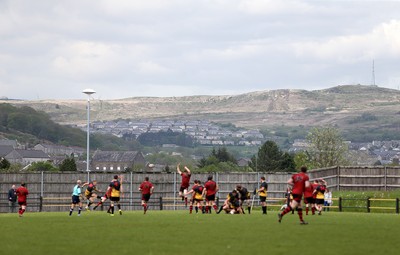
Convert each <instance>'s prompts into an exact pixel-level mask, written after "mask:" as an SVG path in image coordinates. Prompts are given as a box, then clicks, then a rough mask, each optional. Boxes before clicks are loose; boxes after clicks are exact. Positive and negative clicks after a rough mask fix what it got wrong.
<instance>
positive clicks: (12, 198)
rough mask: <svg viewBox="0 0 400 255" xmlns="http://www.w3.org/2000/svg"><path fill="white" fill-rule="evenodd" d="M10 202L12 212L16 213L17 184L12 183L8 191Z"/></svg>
mask: <svg viewBox="0 0 400 255" xmlns="http://www.w3.org/2000/svg"><path fill="white" fill-rule="evenodd" d="M8 203H9V205H10V213H14V212H15V211H16V208H17V206H16V205H17V188H16V187H15V185H12V186H11V189H10V190H9V191H8Z"/></svg>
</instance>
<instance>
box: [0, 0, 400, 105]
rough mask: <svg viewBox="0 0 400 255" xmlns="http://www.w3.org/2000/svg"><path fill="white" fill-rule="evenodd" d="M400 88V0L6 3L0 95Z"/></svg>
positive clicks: (0, 31)
mask: <svg viewBox="0 0 400 255" xmlns="http://www.w3.org/2000/svg"><path fill="white" fill-rule="evenodd" d="M373 60H375V77H376V84H378V85H379V86H382V87H388V88H394V89H398V88H399V86H400V1H399V0H397V1H366V0H359V1H344V0H343V1H329V0H321V1H296V0H286V1H285V0H214V1H212V0H146V1H144V0H113V1H111V0H109V1H108V0H87V1H85V0H65V1H64V0H60V1H54V0H37V1H31V0H0V88H1V90H0V96H6V97H8V98H20V99H84V98H85V95H84V94H82V93H81V91H82V90H83V89H86V88H92V89H94V90H96V91H97V94H95V96H94V98H101V99H116V98H126V97H135V96H184V95H226V94H240V93H245V92H251V91H259V90H272V89H284V88H290V89H307V90H315V89H323V88H328V87H332V86H336V85H343V84H371V83H372V61H373Z"/></svg>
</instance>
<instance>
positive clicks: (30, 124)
mask: <svg viewBox="0 0 400 255" xmlns="http://www.w3.org/2000/svg"><path fill="white" fill-rule="evenodd" d="M4 137H5V138H9V139H17V140H18V141H19V142H20V143H24V144H27V145H28V146H33V145H36V144H37V143H41V142H45V143H54V144H63V145H68V146H80V147H85V146H86V132H84V131H82V130H80V129H78V128H72V127H68V126H64V125H60V124H58V123H55V122H54V121H53V120H51V119H50V117H49V116H48V114H46V113H45V112H41V111H36V110H35V109H33V108H31V107H28V106H23V107H15V106H12V105H11V104H6V103H0V138H4ZM91 144H92V146H93V147H92V148H94V149H96V148H99V149H118V148H125V149H132V148H138V147H140V144H138V143H137V142H129V141H123V140H122V139H120V138H117V137H114V136H111V135H110V136H105V135H99V134H96V135H93V136H92V140H91Z"/></svg>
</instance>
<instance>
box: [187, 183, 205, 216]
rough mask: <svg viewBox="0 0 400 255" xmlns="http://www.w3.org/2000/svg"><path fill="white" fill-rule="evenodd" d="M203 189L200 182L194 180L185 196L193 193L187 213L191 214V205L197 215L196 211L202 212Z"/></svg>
mask: <svg viewBox="0 0 400 255" xmlns="http://www.w3.org/2000/svg"><path fill="white" fill-rule="evenodd" d="M204 191H205V189H204V187H203V186H202V185H201V181H199V180H194V185H193V187H192V189H191V190H190V191H189V192H187V193H186V194H185V195H189V194H192V193H193V199H192V200H191V201H190V206H189V213H190V214H191V213H192V211H193V205H195V211H196V213H198V212H199V211H198V209H200V210H201V211H203V197H204Z"/></svg>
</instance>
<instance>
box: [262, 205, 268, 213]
mask: <svg viewBox="0 0 400 255" xmlns="http://www.w3.org/2000/svg"><path fill="white" fill-rule="evenodd" d="M261 208H262V211H263V214H267V207H266V206H262V207H261Z"/></svg>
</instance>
